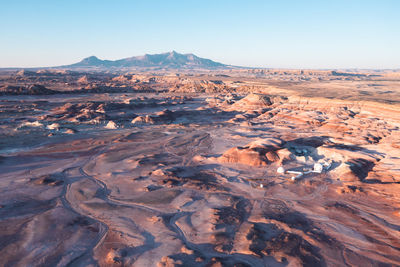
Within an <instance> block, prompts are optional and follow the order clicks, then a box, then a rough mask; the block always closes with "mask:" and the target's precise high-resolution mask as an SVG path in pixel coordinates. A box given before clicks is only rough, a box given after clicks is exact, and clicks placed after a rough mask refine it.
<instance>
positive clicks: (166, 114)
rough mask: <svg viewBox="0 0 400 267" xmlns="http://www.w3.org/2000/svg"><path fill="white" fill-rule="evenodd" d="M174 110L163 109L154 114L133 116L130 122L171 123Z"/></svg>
mask: <svg viewBox="0 0 400 267" xmlns="http://www.w3.org/2000/svg"><path fill="white" fill-rule="evenodd" d="M174 119H175V116H174V112H172V111H170V110H168V109H165V110H162V111H160V112H157V113H155V114H154V115H146V116H138V117H136V118H134V119H133V120H132V121H131V123H132V124H136V125H141V124H155V123H171V122H172V121H174Z"/></svg>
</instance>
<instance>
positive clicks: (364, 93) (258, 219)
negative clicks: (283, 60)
mask: <svg viewBox="0 0 400 267" xmlns="http://www.w3.org/2000/svg"><path fill="white" fill-rule="evenodd" d="M92 60H94V59H92ZM107 64H108V63H107ZM110 64H111V63H110ZM399 127H400V72H399V71H390V70H387V71H361V70H358V71H355V70H342V71H339V70H338V71H328V70H326V71H312V70H273V69H271V70H258V69H239V68H237V69H234V68H233V69H229V70H214V71H206V70H205V71H196V72H194V71H182V72H179V73H175V72H171V71H166V70H157V71H146V72H129V71H119V72H117V71H95V70H93V71H82V70H79V69H75V70H61V69H40V70H2V71H1V72H0V137H1V138H0V170H1V172H0V255H1V256H0V266H400V128H399Z"/></svg>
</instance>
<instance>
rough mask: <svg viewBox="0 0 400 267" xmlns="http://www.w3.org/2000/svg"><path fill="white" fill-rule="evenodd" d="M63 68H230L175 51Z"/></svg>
mask: <svg viewBox="0 0 400 267" xmlns="http://www.w3.org/2000/svg"><path fill="white" fill-rule="evenodd" d="M62 67H64V68H152V69H221V68H229V67H230V66H228V65H225V64H222V63H218V62H215V61H212V60H210V59H206V58H201V57H198V56H196V55H194V54H180V53H177V52H175V51H172V52H169V53H163V54H154V55H149V54H146V55H144V56H137V57H129V58H124V59H119V60H101V59H99V58H97V57H95V56H91V57H88V58H85V59H83V60H82V61H80V62H78V63H75V64H72V65H67V66H62Z"/></svg>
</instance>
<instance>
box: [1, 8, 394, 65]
mask: <svg viewBox="0 0 400 267" xmlns="http://www.w3.org/2000/svg"><path fill="white" fill-rule="evenodd" d="M399 14H400V1H398V0H375V1H372V0H275V1H272V0H263V1H262V0H240V1H239V0H210V1H209V0H198V1H195V0H186V1H183V0H182V1H174V0H164V1H155V0H147V1H146V0H145V1H135V0H34V1H33V0H0V68H1V67H45V66H58V65H66V64H72V63H76V62H78V61H80V60H82V59H83V58H85V57H88V56H92V55H95V56H97V57H99V58H100V59H110V60H115V59H121V58H126V57H131V56H139V55H143V54H146V53H147V54H154V53H163V52H168V51H172V50H175V51H177V52H179V53H194V54H195V55H197V56H200V57H204V58H209V59H212V60H214V61H218V62H222V63H225V64H231V65H236V66H251V67H265V68H308V69H310V68H318V69H326V68H372V69H383V68H400V15H399Z"/></svg>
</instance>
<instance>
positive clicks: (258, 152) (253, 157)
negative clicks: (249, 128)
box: [218, 138, 283, 166]
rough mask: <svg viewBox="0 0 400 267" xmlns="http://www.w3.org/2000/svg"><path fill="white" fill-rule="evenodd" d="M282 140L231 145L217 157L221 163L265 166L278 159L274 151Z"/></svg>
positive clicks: (279, 146)
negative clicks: (231, 146) (241, 145)
mask: <svg viewBox="0 0 400 267" xmlns="http://www.w3.org/2000/svg"><path fill="white" fill-rule="evenodd" d="M282 144H283V142H282V141H281V140H279V139H273V138H271V139H265V140H257V141H254V142H251V143H249V144H248V145H246V146H244V147H240V146H238V147H233V148H231V149H229V150H227V151H226V152H225V153H224V154H222V156H220V157H219V158H218V161H219V162H222V163H241V164H246V165H250V166H266V165H267V164H268V163H270V162H275V161H278V160H279V155H278V154H277V153H276V151H277V150H279V149H280V148H281V146H282Z"/></svg>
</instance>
